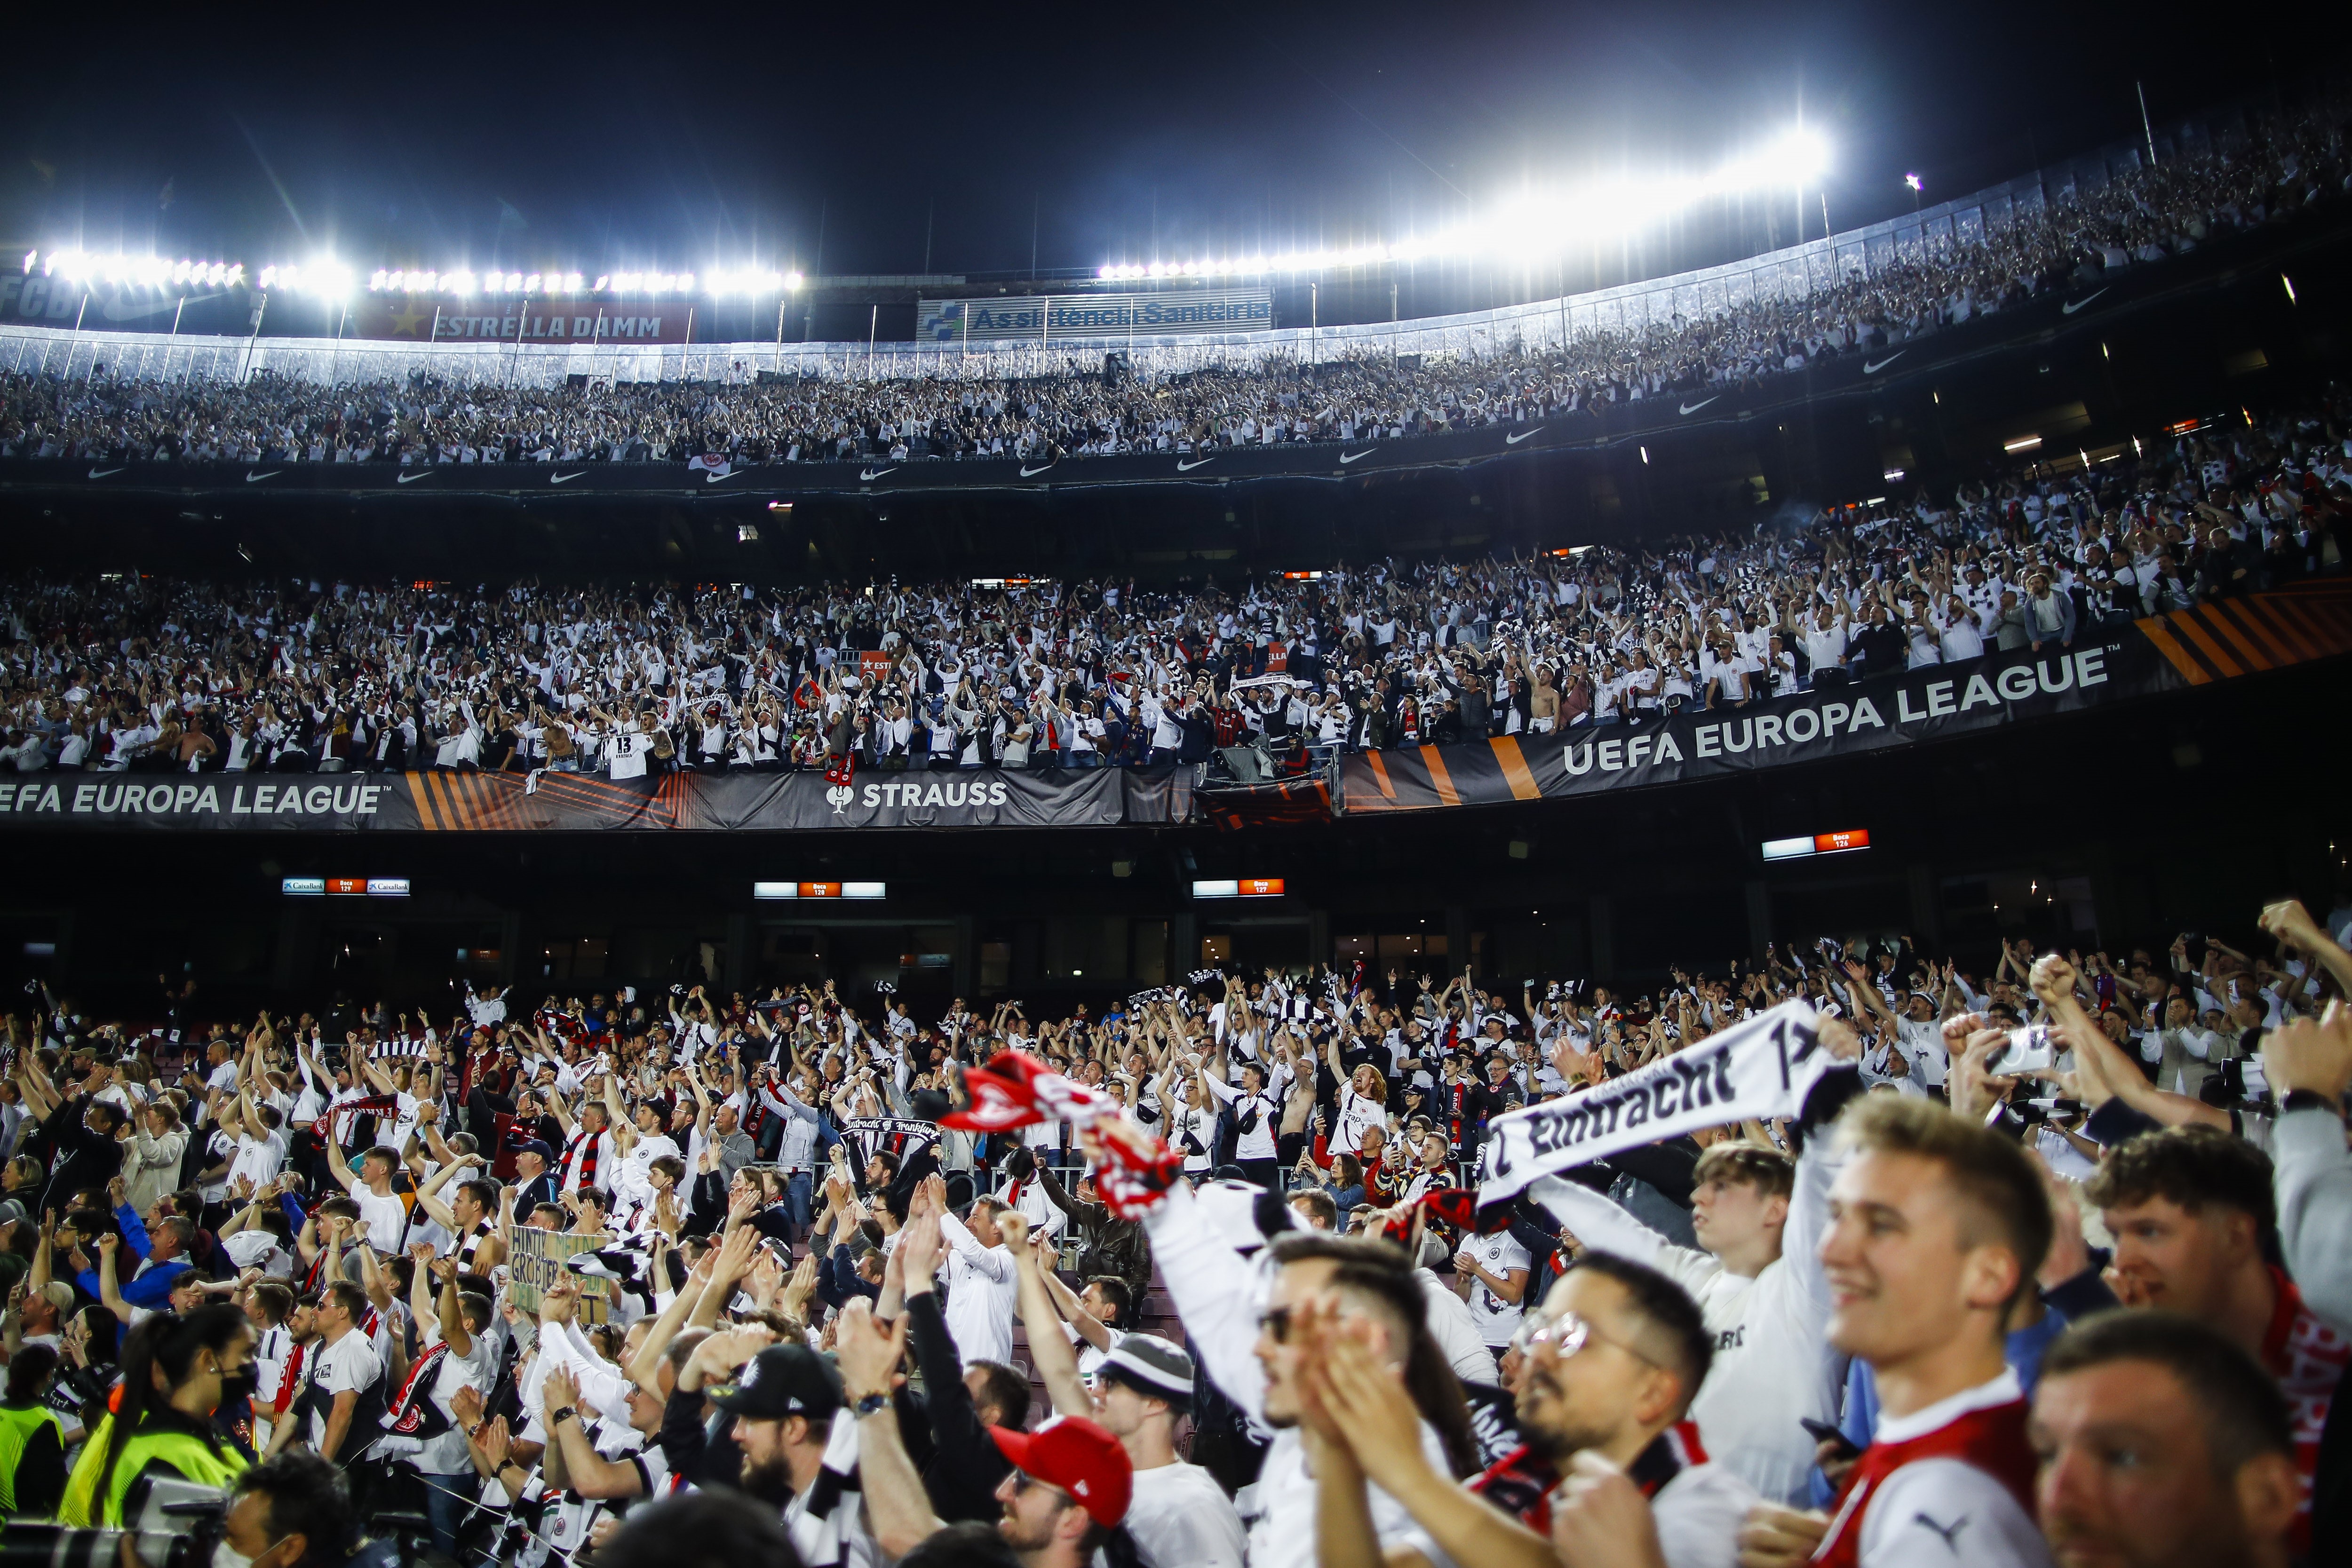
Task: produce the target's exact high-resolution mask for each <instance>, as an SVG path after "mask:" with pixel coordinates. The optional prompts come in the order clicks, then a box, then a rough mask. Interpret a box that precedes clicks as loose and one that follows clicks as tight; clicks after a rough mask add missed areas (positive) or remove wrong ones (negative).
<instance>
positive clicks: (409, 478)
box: [392, 468, 433, 485]
mask: <svg viewBox="0 0 2352 1568" xmlns="http://www.w3.org/2000/svg"><path fill="white" fill-rule="evenodd" d="M432 477H433V470H432V469H430V468H427V469H425V471H424V472H423V473H421V474H395V475H394V476H393V480H392V482H393V483H394V484H396V485H413V484H415V482H416V481H417V480H419V479H431V478H432Z"/></svg>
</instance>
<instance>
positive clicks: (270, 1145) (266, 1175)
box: [228, 1132, 286, 1186]
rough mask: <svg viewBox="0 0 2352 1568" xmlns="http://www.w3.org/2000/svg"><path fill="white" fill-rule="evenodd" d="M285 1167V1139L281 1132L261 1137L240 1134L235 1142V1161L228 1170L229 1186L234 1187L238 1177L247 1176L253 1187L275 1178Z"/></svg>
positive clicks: (248, 1133)
mask: <svg viewBox="0 0 2352 1568" xmlns="http://www.w3.org/2000/svg"><path fill="white" fill-rule="evenodd" d="M285 1165H286V1137H285V1134H283V1133H281V1132H269V1133H266V1134H264V1135H263V1136H261V1137H258V1138H257V1137H255V1136H254V1135H253V1134H252V1133H250V1132H247V1133H241V1134H239V1135H238V1137H237V1141H236V1161H235V1162H234V1163H231V1164H230V1166H229V1168H228V1179H229V1184H231V1185H232V1186H234V1185H235V1184H236V1179H237V1178H238V1177H239V1176H249V1177H251V1178H252V1179H253V1184H254V1185H255V1186H260V1185H262V1184H264V1183H266V1182H269V1181H273V1180H275V1179H276V1178H277V1175H278V1172H279V1171H281V1170H283V1169H284V1168H285Z"/></svg>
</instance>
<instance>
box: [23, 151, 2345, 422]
mask: <svg viewBox="0 0 2352 1568" xmlns="http://www.w3.org/2000/svg"><path fill="white" fill-rule="evenodd" d="M2347 175H2352V161H2347V149H2346V146H2345V143H2344V138H2343V135H2342V132H2341V130H2340V127H2339V126H2338V124H2337V123H2336V113H2335V111H2334V110H2325V111H2322V112H2317V113H2313V114H2309V115H2301V116H2294V117H2285V116H2279V117H2273V118H2272V119H2269V120H2266V121H2263V122H2262V123H2260V124H2259V125H2258V126H2257V127H2256V128H2255V131H2254V132H2253V133H2252V135H2251V136H2250V137H2248V138H2247V139H2246V140H2245V142H2244V143H2243V144H2242V145H2239V146H2235V147H2226V148H2225V147H2220V146H2214V147H2209V148H2207V149H2205V150H2203V151H2201V152H2191V153H2185V154H2183V155H2181V156H2179V157H2175V158H2171V159H2168V161H2166V162H2164V163H2158V164H2156V165H2154V166H2153V167H2144V168H2140V169H2137V170H2135V171H2132V172H2130V173H2128V174H2124V175H2122V176H2120V177H2118V178H2116V179H2114V180H2112V181H2110V182H2109V183H2107V184H2105V185H2103V186H2101V187H2100V188H2098V189H2095V190H2092V189H2083V188H2079V187H2078V188H2075V189H2074V190H2071V191H2068V192H2065V193H2062V194H2058V195H2053V197H2052V199H2050V200H2049V201H2048V202H2047V204H2046V205H2043V206H2042V208H2040V209H2039V210H2038V211H2034V212H2031V213H2026V214H2021V215H2020V216H2017V217H2016V218H2015V219H2014V220H2013V221H2011V222H2010V223H2008V224H2006V225H2005V226H1999V227H1996V228H1991V229H1989V230H1987V231H1984V232H1981V233H1978V234H1975V235H1971V236H1964V237H1959V238H1958V239H1955V240H1953V241H1950V242H1948V243H1942V242H1939V243H1938V245H1937V246H1936V247H1932V248H1930V249H1927V250H1924V251H1921V252H1919V253H1917V254H1913V255H1908V256H1906V257H1903V258H1900V259H1899V260H1897V261H1896V262H1895V263H1894V264H1893V265H1890V266H1886V267H1883V268H1879V269H1878V270H1876V271H1875V272H1874V273H1872V274H1871V275H1870V276H1867V277H1861V276H1857V277H1853V278H1850V279H1847V280H1845V281H1843V282H1842V283H1839V284H1837V285H1835V286H1834V287H1832V288H1829V289H1823V290H1822V291H1820V292H1817V293H1815V294H1813V295H1811V297H1809V298H1805V299H1801V300H1788V299H1769V300H1768V299H1754V300H1744V301H1740V302H1738V303H1735V304H1734V305H1732V306H1731V307H1730V308H1728V309H1727V310H1725V311H1724V312H1722V313H1720V314H1716V315H1710V316H1707V317H1705V318H1701V319H1691V320H1685V319H1684V318H1681V317H1679V316H1677V317H1675V318H1674V319H1672V320H1670V321H1663V322H1652V323H1650V324H1649V325H1647V326H1645V327H1643V328H1642V329H1640V330H1638V331H1590V332H1584V333H1581V334H1580V335H1579V336H1577V337H1576V338H1575V340H1574V341H1573V342H1571V343H1570V345H1569V346H1568V347H1567V348H1565V349H1564V350H1562V349H1552V350H1545V351H1541V352H1536V351H1530V350H1524V349H1518V348H1512V349H1505V350H1500V351H1498V352H1497V353H1496V354H1495V355H1493V356H1491V357H1451V356H1433V357H1428V358H1425V359H1424V358H1418V357H1416V358H1415V359H1414V360H1413V361H1412V362H1411V363H1408V362H1407V361H1405V360H1404V359H1402V358H1400V357H1398V356H1394V355H1381V354H1371V355H1365V356H1358V357H1349V358H1342V359H1339V360H1335V361H1331V362H1328V363H1312V364H1307V363H1300V362H1297V361H1295V360H1291V359H1286V358H1280V357H1276V358H1272V359H1268V360H1266V361H1265V362H1263V363H1254V364H1250V365H1247V366H1243V367H1238V368H1234V367H1228V368H1221V369H1211V370H1202V371H1197V372H1190V373H1184V374H1166V375H1152V374H1146V375H1145V376H1144V377H1142V378H1141V379H1139V380H1125V381H1121V382H1119V383H1118V384H1111V383H1110V382H1108V380H1107V379H1106V378H1105V377H1103V376H1100V375H1075V374H1073V375H1065V376H1050V377H1043V378H1038V379H1034V380H1022V381H1013V382H1007V381H974V380H967V379H959V378H956V377H954V376H951V375H946V374H941V375H934V376H928V377H923V378H878V379H864V378H854V377H853V378H845V379H837V380H834V379H828V380H816V381H811V382H807V383H803V384H764V385H763V384H750V385H746V384H663V385H654V384H634V385H632V384H622V385H613V384H593V385H589V386H582V387H572V386H569V385H567V386H563V387H523V386H511V385H501V384H494V383H491V382H488V381H474V382H465V383H457V382H446V381H440V380H434V379H425V380H421V381H415V382H390V381H380V382H368V383H354V384H344V385H338V386H332V387H329V386H324V385H320V384H314V383H310V382H306V381H299V380H290V379H284V378H279V377H276V376H272V375H268V374H262V375H257V376H255V377H253V378H252V379H250V380H247V381H245V382H244V383H242V384H231V383H219V382H201V383H199V382H186V381H169V380H156V379H142V378H139V377H132V376H121V375H107V374H93V375H91V376H89V377H86V378H77V379H74V380H71V381H68V380H65V379H63V378H61V377H56V376H46V375H41V374H21V373H9V374H0V458H9V457H66V458H75V459H82V458H88V459H91V460H93V461H100V462H113V463H138V462H147V461H158V462H163V461H174V460H187V461H210V460H222V461H230V462H236V461H245V462H270V463H281V462H394V463H399V464H403V465H411V466H413V465H419V464H424V465H431V464H443V463H456V464H464V463H478V462H527V461H538V462H564V463H574V462H596V461H606V460H610V461H629V462H644V461H667V462H683V461H686V460H688V459H689V458H703V459H706V460H707V461H712V462H725V463H728V464H730V465H736V464H758V463H775V462H807V461H817V460H831V459H851V460H869V459H870V460H873V461H886V460H887V461H889V462H893V463H905V462H910V461H916V460H921V459H926V458H978V457H1005V456H1015V457H1019V458H1023V459H1024V460H1027V459H1032V458H1054V459H1059V458H1064V457H1080V456H1087V455H1091V454H1104V453H1121V452H1136V451H1163V452H1178V453H1191V452H1196V451H1203V450H1208V449H1212V448H1216V447H1237V446H1258V445H1265V446H1273V445H1277V444H1281V443H1285V442H1311V441H1347V442H1354V443H1361V442H1367V441H1375V440H1395V439H1405V438H1408V437H1412V436H1416V435H1421V434H1426V433H1429V432H1432V431H1439V430H1448V429H1461V428H1465V427H1473V426H1491V425H1498V424H1525V423H1530V422H1536V421H1546V420H1555V419H1559V418H1562V417H1564V416H1570V415H1572V414H1575V413H1577V412H1578V411H1580V410H1586V409H1593V408H1599V407H1606V406H1608V405H1612V404H1616V403H1620V402H1625V401H1629V400H1633V399H1641V398H1655V397H1664V396H1683V395H1702V394H1705V393H1706V392H1708V391H1710V390H1714V391H1720V390H1722V389H1726V388H1728V387H1731V386H1734V385H1745V384H1754V383H1757V382H1760V381H1762V380H1764V379H1765V378H1768V377H1769V376H1772V375H1775V374H1781V373H1784V372H1789V371H1795V370H1801V369H1802V368H1803V367H1804V366H1806V365H1807V364H1809V363H1814V362H1816V361H1818V360H1821V359H1822V358H1823V357H1824V356H1834V355H1839V354H1850V353H1862V354H1868V353H1883V352H1884V351H1885V350H1887V349H1888V348H1890V347H1895V346H1898V345H1901V344H1904V343H1906V342H1916V341H1917V340H1918V339H1919V338H1920V337H1922V336H1923V335H1925V334H1927V333H1931V332H1934V331H1938V330H1941V329H1943V328H1947V327H1949V326H1952V325H1955V324H1957V323H1959V322H1962V321H1969V320H1971V319H1973V318H1975V317H1979V316H1983V315H1989V314H1993V313H1997V312H1998V311H2000V310H2004V309H2011V308H2014V307H2015V306H2017V305H2019V304H2021V303H2023V302H2025V301H2026V300H2032V299H2033V298H2036V297H2039V296H2042V295H2045V294H2047V293H2048V292H2050V291H2051V290H2053V289H2061V290H2074V289H2095V288H2098V287H2101V286H2103V285H2104V284H2105V283H2111V282H2112V281H2113V280H2115V279H2116V278H2117V277H2119V276H2120V275H2121V274H2122V273H2123V272H2124V271H2125V270H2126V269H2127V268H2137V267H2145V266H2147V265H2150V264H2154V263H2158V262H2160V261H2162V260H2163V259H2164V258H2167V257H2168V256H2173V255H2177V254H2179V253H2181V252H2184V251H2187V250H2190V249H2193V248H2195V247H2197V246H2199V245H2200V244H2204V243H2207V242H2210V240H2212V239H2214V238H2216V237H2220V236H2222V235H2226V234H2229V233H2232V232H2235V231H2239V230H2242V229H2247V228H2251V227H2254V226H2260V225H2263V224H2264V223H2268V222H2273V221H2277V220H2280V219H2284V218H2285V217H2287V216H2292V215H2294V214H2295V213H2298V212H2300V211H2301V210H2303V209H2304V208H2305V206H2307V205H2310V204H2312V203H2314V202H2318V201H2325V200H2332V199H2335V198H2336V197H2338V196H2340V195H2342V194H2343V192H2344V189H2345V185H2346V181H2347Z"/></svg>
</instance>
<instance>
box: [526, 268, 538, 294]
mask: <svg viewBox="0 0 2352 1568" xmlns="http://www.w3.org/2000/svg"><path fill="white" fill-rule="evenodd" d="M539 281H540V274H538V273H536V272H533V273H530V274H528V275H526V276H525V277H524V279H523V280H522V291H523V292H524V293H526V294H536V293H538V292H539Z"/></svg>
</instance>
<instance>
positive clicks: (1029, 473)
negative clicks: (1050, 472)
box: [1021, 463, 1054, 479]
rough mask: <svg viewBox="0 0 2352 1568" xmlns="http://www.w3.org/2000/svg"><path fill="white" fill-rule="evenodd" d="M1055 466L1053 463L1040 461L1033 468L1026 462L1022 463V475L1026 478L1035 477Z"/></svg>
mask: <svg viewBox="0 0 2352 1568" xmlns="http://www.w3.org/2000/svg"><path fill="white" fill-rule="evenodd" d="M1053 466H1054V465H1053V464H1051V463H1040V464H1038V465H1037V466H1036V467H1035V468H1031V467H1030V466H1029V465H1028V464H1026V463H1024V464H1022V465H1021V477H1022V478H1023V479H1035V478H1036V477H1037V476H1038V475H1039V474H1042V473H1044V472H1045V470H1046V469H1047V468H1052V467H1053Z"/></svg>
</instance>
